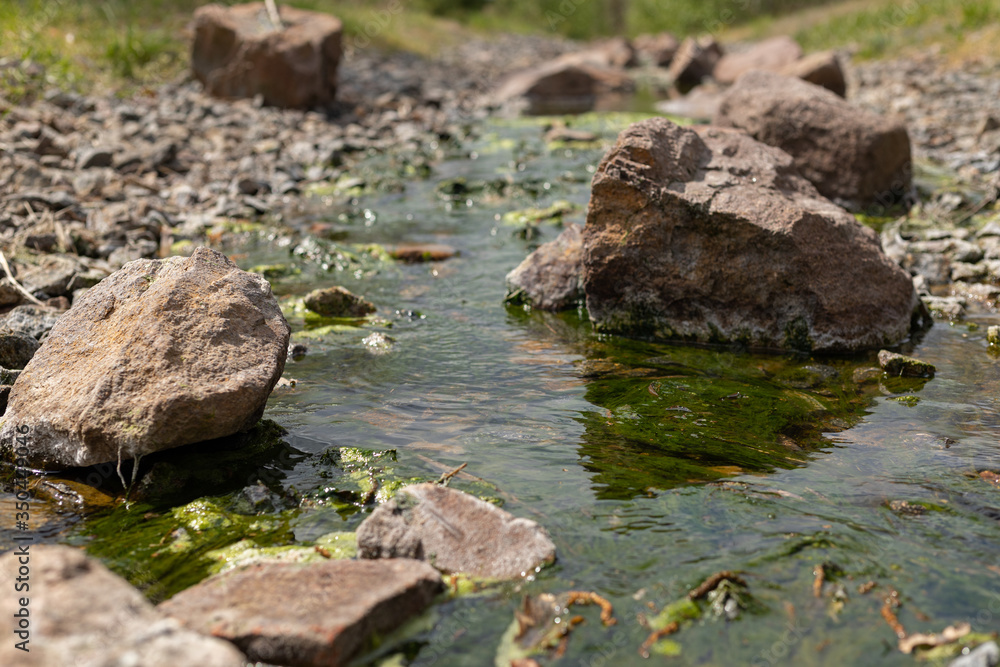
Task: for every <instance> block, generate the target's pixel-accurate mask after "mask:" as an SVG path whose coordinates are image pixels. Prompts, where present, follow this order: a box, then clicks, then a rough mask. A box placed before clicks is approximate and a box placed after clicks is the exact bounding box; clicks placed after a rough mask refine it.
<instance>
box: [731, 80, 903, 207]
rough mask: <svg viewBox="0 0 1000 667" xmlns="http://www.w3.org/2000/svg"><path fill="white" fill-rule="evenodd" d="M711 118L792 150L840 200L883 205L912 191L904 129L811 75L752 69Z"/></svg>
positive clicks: (800, 165) (804, 169)
mask: <svg viewBox="0 0 1000 667" xmlns="http://www.w3.org/2000/svg"><path fill="white" fill-rule="evenodd" d="M713 122H714V123H715V124H716V125H719V126H722V127H733V128H736V129H739V130H741V131H743V132H745V133H746V134H749V135H750V136H751V137H753V138H754V139H757V140H758V141H761V142H763V143H765V144H768V145H769V146H775V147H777V148H780V149H782V150H784V151H786V152H788V153H789V154H790V155H791V156H792V158H793V159H794V161H795V167H796V168H797V169H798V171H799V172H800V173H801V174H802V175H803V176H805V177H806V178H807V179H808V180H809V181H811V182H812V184H813V185H815V186H816V189H817V190H819V191H820V193H821V194H823V195H824V196H826V197H829V198H830V199H832V200H834V201H835V202H837V203H838V204H841V205H843V206H849V207H852V208H866V207H871V206H880V207H886V206H889V205H890V204H893V203H895V202H896V201H898V200H900V199H902V198H904V197H906V196H908V195H909V193H910V191H911V189H912V158H911V155H910V137H909V134H908V133H907V131H906V127H905V126H904V125H903V124H902V123H901V122H899V121H896V120H891V119H888V118H885V117H882V116H879V115H878V114H875V113H873V112H871V111H867V110H865V109H861V108H859V107H856V106H854V105H852V104H850V103H849V102H847V101H846V100H844V99H842V98H840V97H838V96H837V95H835V94H834V93H832V92H830V91H829V90H826V89H824V88H821V87H819V86H816V85H813V84H811V83H809V82H807V81H803V80H801V79H797V78H792V77H787V76H782V75H780V74H775V73H774V72H761V71H753V72H748V73H747V74H744V75H743V76H742V77H740V79H739V80H738V81H737V82H736V84H735V85H734V86H733V87H732V88H730V89H729V91H728V92H727V93H726V96H725V97H724V98H723V100H722V104H721V105H720V106H719V112H718V113H717V114H716V115H715V118H714V119H713Z"/></svg>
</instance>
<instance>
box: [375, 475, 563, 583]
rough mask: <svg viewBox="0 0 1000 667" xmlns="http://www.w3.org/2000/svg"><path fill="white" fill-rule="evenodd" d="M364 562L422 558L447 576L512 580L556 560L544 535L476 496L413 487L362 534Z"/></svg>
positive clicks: (389, 504)
mask: <svg viewBox="0 0 1000 667" xmlns="http://www.w3.org/2000/svg"><path fill="white" fill-rule="evenodd" d="M357 535H358V551H359V554H360V556H361V557H362V558H419V559H423V560H427V561H429V562H431V563H433V565H434V567H436V568H437V569H439V570H441V571H442V572H445V573H458V572H461V573H464V574H470V575H472V576H476V577H489V578H495V579H512V578H514V577H519V576H523V575H524V574H525V573H530V572H532V571H534V569H535V568H536V567H540V566H542V565H545V564H547V563H551V562H552V561H554V560H555V557H556V547H555V545H554V544H553V543H552V540H551V539H550V538H549V535H548V533H547V532H546V531H545V529H544V528H543V527H541V526H539V525H538V524H537V523H535V522H534V521H530V520H528V519H519V518H515V517H514V516H513V515H511V514H509V513H508V512H505V511H503V510H502V509H500V508H498V507H496V506H495V505H491V504H489V503H487V502H485V501H483V500H480V499H479V498H476V497H475V496H471V495H469V494H467V493H463V492H461V491H456V490H454V489H449V488H447V487H444V486H441V485H438V484H415V485H412V486H407V487H405V488H403V489H401V490H400V491H399V492H398V493H397V494H396V497H395V498H393V499H392V500H390V501H388V502H386V503H383V504H382V505H380V506H379V507H378V508H377V509H376V510H375V511H374V512H372V514H371V516H369V517H368V518H367V519H365V521H364V523H362V524H361V526H360V527H359V528H358V534H357Z"/></svg>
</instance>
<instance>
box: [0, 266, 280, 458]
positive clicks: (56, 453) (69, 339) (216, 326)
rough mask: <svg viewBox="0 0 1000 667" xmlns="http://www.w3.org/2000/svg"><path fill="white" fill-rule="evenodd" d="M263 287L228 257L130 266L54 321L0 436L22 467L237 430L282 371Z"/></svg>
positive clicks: (275, 324) (121, 454) (273, 307)
mask: <svg viewBox="0 0 1000 667" xmlns="http://www.w3.org/2000/svg"><path fill="white" fill-rule="evenodd" d="M288 337H289V329H288V325H287V324H286V323H285V319H284V317H282V315H281V310H280V309H279V308H278V304H277V301H276V300H275V299H274V296H273V295H272V294H271V288H270V285H268V283H267V282H266V281H265V280H264V279H263V278H261V277H260V276H257V275H254V274H250V273H246V272H244V271H241V270H240V269H239V268H238V267H237V266H236V265H235V264H233V263H232V262H231V261H230V260H229V259H228V258H226V256H225V255H222V254H220V253H218V252H216V251H214V250H209V249H206V248H199V249H198V250H196V251H195V253H194V254H193V255H192V256H191V257H189V258H181V257H172V258H170V259H165V260H138V261H135V262H131V263H129V264H128V265H127V266H125V267H124V268H123V269H122V270H121V271H118V272H117V273H115V274H113V275H112V276H110V277H108V278H107V279H105V280H104V281H103V282H101V283H100V284H99V285H97V286H96V287H93V288H92V289H91V290H90V291H88V292H87V294H85V295H84V296H83V297H82V298H81V299H80V301H79V302H78V303H77V304H76V305H75V306H74V308H73V309H72V310H71V311H70V312H68V313H66V314H65V315H63V316H62V318H60V320H59V322H58V323H57V324H56V326H55V327H54V328H53V329H52V331H51V332H50V333H49V337H48V338H47V339H46V341H45V344H44V345H43V346H42V348H41V349H40V350H39V351H38V353H36V354H35V356H34V358H33V359H32V360H31V363H29V364H28V366H27V367H26V368H25V370H24V372H23V373H22V374H21V376H20V378H18V381H17V383H16V384H15V385H14V389H13V391H12V392H11V395H10V404H9V409H8V412H7V415H6V419H5V420H4V425H3V429H2V430H0V438H2V439H3V441H4V442H5V443H10V442H11V438H12V436H13V434H14V429H15V428H16V427H17V426H22V427H24V426H27V427H28V428H30V429H31V443H32V446H31V454H30V456H29V460H30V462H31V465H35V466H39V467H43V468H53V467H65V466H88V465H93V464H97V463H104V462H109V461H115V460H119V459H128V458H133V457H136V456H141V455H143V454H147V453H149V452H154V451H159V450H163V449H170V448H172V447H178V446H180V445H186V444H191V443H195V442H202V441H205V440H210V439H213V438H220V437H223V436H226V435H231V434H233V433H237V432H242V431H246V430H247V429H249V428H250V427H251V426H253V425H254V424H255V423H256V422H257V420H259V419H260V416H261V414H262V413H263V411H264V405H265V403H266V401H267V397H268V395H270V393H271V389H272V388H273V387H274V385H275V383H276V382H277V381H278V378H279V377H280V376H281V373H282V371H283V369H284V366H285V354H286V350H287V347H288Z"/></svg>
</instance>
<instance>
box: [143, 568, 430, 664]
mask: <svg viewBox="0 0 1000 667" xmlns="http://www.w3.org/2000/svg"><path fill="white" fill-rule="evenodd" d="M441 589H442V583H441V577H440V575H439V574H438V573H437V571H436V570H435V569H434V568H432V567H431V566H430V565H428V564H427V563H423V562H420V561H417V560H412V559H392V560H381V561H370V560H331V561H327V562H321V563H286V562H272V563H259V564H255V565H250V566H248V567H245V568H242V569H236V570H230V571H227V572H224V573H222V574H220V575H217V576H214V577H211V578H209V579H207V580H205V581H203V582H201V583H200V584H197V585H195V586H193V587H192V588H189V589H187V590H185V591H182V592H180V593H178V594H177V595H175V596H174V597H173V598H171V599H170V600H167V601H166V602H164V603H162V604H161V605H160V606H159V610H160V611H162V612H164V613H166V614H167V615H169V616H172V617H173V618H176V619H177V620H178V621H180V622H181V623H182V624H183V625H184V626H186V627H187V628H190V629H192V630H195V631H198V632H201V633H204V634H209V635H212V636H215V637H221V638H224V639H228V640H229V641H231V642H233V643H234V644H236V646H238V647H239V648H240V649H242V650H243V651H244V652H245V653H246V655H247V657H248V658H249V659H250V660H251V661H262V662H266V663H270V664H278V665H301V666H312V665H316V666H317V667H319V666H320V665H322V666H324V667H330V666H337V665H347V664H349V663H350V661H351V660H352V659H353V658H354V657H355V656H356V655H357V654H358V653H360V652H362V651H364V650H365V649H367V648H371V644H372V642H373V641H374V640H376V638H378V637H384V636H385V635H386V634H388V633H390V632H392V631H393V630H395V629H396V628H398V627H399V626H401V625H402V624H403V623H405V622H406V621H408V620H409V619H411V618H413V617H414V616H416V615H418V614H420V613H421V612H423V610H424V609H426V608H427V607H428V606H429V605H430V604H431V602H432V601H433V600H434V597H435V596H436V595H437V594H438V592H439V591H440V590H441ZM191 664H194V663H191Z"/></svg>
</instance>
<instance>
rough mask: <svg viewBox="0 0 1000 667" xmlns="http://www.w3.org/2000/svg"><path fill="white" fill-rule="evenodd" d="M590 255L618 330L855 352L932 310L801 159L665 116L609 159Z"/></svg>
mask: <svg viewBox="0 0 1000 667" xmlns="http://www.w3.org/2000/svg"><path fill="white" fill-rule="evenodd" d="M747 76H749V75H747ZM803 85H805V84H803ZM583 248H584V251H583V252H584V254H583V266H584V292H585V293H586V297H587V301H586V304H587V311H588V313H589V315H590V318H591V320H592V321H593V322H594V324H595V327H596V328H597V329H598V330H600V331H605V332H609V333H621V334H625V335H631V336H641V337H647V338H657V339H665V340H676V339H680V340H687V341H691V342H699V343H739V344H741V345H745V346H747V347H750V348H766V349H798V350H804V351H813V352H820V351H823V352H835V351H844V352H846V351H854V350H861V349H866V348H876V347H883V346H885V345H895V344H898V343H899V342H901V341H902V340H903V339H905V338H906V337H907V336H908V335H909V332H910V329H911V319H912V318H913V317H914V314H915V312H916V309H917V307H918V306H919V299H918V298H917V295H916V293H915V291H914V288H913V282H912V280H911V278H910V275H909V274H908V273H907V272H906V271H905V270H903V269H902V268H900V267H899V266H898V265H897V264H896V263H894V262H893V261H892V260H890V259H889V258H888V257H886V255H885V253H883V252H882V248H881V246H880V243H879V238H878V235H877V234H875V232H874V231H872V230H871V229H869V228H867V227H865V226H863V225H861V224H859V223H858V222H857V220H855V219H854V216H852V215H851V214H850V213H848V212H847V211H845V210H844V209H842V208H840V207H839V206H836V205H835V204H833V203H832V202H830V201H829V200H828V199H826V198H824V197H822V196H821V195H820V194H819V193H818V192H817V191H816V189H815V188H814V187H813V186H812V185H811V184H810V183H809V182H808V181H807V180H806V179H804V178H803V177H802V176H801V175H800V174H799V173H798V172H797V170H796V169H795V167H794V165H793V161H792V158H791V157H790V156H789V155H788V154H787V153H785V152H784V151H781V150H778V149H775V148H772V147H770V146H766V145H764V144H762V143H760V142H757V141H754V140H753V139H751V138H750V137H748V136H746V135H745V134H742V133H740V132H736V131H733V130H725V129H720V128H713V127H701V128H698V129H696V130H695V129H689V128H681V127H678V126H677V125H675V124H673V123H671V122H670V121H668V120H666V119H664V118H651V119H648V120H645V121H642V122H639V123H635V124H633V125H632V126H630V127H629V128H627V129H626V130H624V131H623V132H622V133H621V134H620V135H619V137H618V142H617V144H616V145H615V147H614V148H613V149H612V150H611V151H610V152H609V153H608V154H607V155H606V156H605V157H604V159H603V160H602V162H601V164H600V165H599V167H598V169H597V172H596V174H595V175H594V180H593V185H592V188H591V198H590V205H589V208H588V212H587V224H586V226H585V227H584V230H583ZM887 341H892V342H887Z"/></svg>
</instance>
